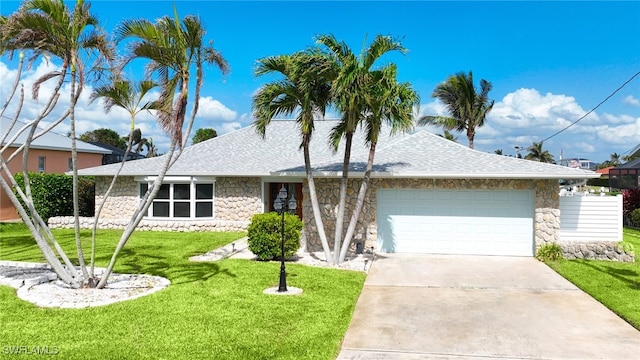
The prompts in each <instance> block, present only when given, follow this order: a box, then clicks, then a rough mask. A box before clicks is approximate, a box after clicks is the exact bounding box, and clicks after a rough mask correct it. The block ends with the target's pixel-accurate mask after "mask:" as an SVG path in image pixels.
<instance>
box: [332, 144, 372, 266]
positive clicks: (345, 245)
mask: <svg viewBox="0 0 640 360" xmlns="http://www.w3.org/2000/svg"><path fill="white" fill-rule="evenodd" d="M376 145H377V142H375V141H372V142H371V146H370V147H369V158H368V159H367V168H366V170H365V172H364V178H363V179H362V184H360V190H359V192H358V198H357V199H356V207H355V209H353V214H352V215H351V220H349V227H348V228H347V233H346V234H345V235H344V240H343V241H342V249H341V250H340V262H343V261H344V258H345V256H347V250H349V245H350V244H351V239H352V238H353V233H354V232H355V230H356V225H357V224H358V219H359V218H360V214H361V213H362V208H363V207H364V199H365V197H366V195H367V190H368V189H369V180H370V178H371V169H372V168H373V157H374V156H375V154H376Z"/></svg>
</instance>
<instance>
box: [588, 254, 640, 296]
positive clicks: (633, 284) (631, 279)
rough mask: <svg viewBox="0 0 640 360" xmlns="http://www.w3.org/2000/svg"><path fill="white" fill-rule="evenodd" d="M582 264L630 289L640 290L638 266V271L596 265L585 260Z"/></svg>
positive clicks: (638, 268) (639, 269)
mask: <svg viewBox="0 0 640 360" xmlns="http://www.w3.org/2000/svg"><path fill="white" fill-rule="evenodd" d="M581 263H582V264H584V265H586V266H588V267H590V268H592V269H594V270H596V271H600V272H604V273H605V274H607V275H609V276H611V277H613V278H616V279H618V280H620V281H622V282H624V283H625V284H627V286H628V287H629V288H630V289H633V290H640V267H638V266H636V270H632V269H617V268H614V267H611V266H610V265H606V264H594V263H593V262H592V261H589V260H584V261H581Z"/></svg>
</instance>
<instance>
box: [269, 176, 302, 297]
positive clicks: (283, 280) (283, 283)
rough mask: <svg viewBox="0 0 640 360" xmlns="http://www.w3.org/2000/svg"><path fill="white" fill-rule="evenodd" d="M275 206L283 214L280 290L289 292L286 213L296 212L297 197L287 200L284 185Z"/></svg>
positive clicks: (292, 195)
mask: <svg viewBox="0 0 640 360" xmlns="http://www.w3.org/2000/svg"><path fill="white" fill-rule="evenodd" d="M273 208H274V209H275V210H276V212H278V214H281V215H282V231H281V234H282V254H281V255H282V257H281V259H280V285H279V286H278V292H287V272H286V269H285V267H284V213H286V212H292V213H293V212H294V211H295V210H296V208H297V204H296V197H295V195H294V194H291V198H290V199H289V201H287V189H286V188H285V187H284V184H283V185H282V188H280V191H279V192H278V196H277V197H276V200H275V201H274V202H273Z"/></svg>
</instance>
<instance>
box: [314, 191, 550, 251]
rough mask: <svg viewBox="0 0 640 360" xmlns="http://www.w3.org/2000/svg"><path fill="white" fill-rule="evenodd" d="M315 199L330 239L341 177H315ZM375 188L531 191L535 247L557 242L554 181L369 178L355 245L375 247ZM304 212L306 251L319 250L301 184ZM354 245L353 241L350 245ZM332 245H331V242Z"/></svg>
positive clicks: (351, 198)
mask: <svg viewBox="0 0 640 360" xmlns="http://www.w3.org/2000/svg"><path fill="white" fill-rule="evenodd" d="M315 182H316V188H317V193H318V202H319V203H320V210H321V212H322V217H323V221H324V225H325V231H326V233H327V238H329V239H332V238H333V237H334V236H333V234H334V232H335V226H334V223H335V214H336V212H337V203H338V196H339V192H340V179H316V180H315ZM361 182H362V181H361V180H359V179H353V180H350V181H349V187H348V191H347V209H346V214H347V217H345V222H344V231H346V227H347V226H348V223H349V218H348V217H349V216H350V215H351V212H352V210H353V208H354V206H355V202H356V197H357V194H358V191H359V189H360V184H361ZM377 189H423V190H424V189H444V190H454V189H482V190H505V189H506V190H534V193H535V217H534V232H535V236H534V239H535V247H536V250H537V249H538V248H539V247H540V246H542V245H544V244H545V243H552V242H558V237H559V231H560V210H558V207H559V197H558V182H557V180H517V179H516V180H509V179H505V180H501V179H490V180H488V179H371V181H370V184H369V190H368V193H367V197H366V199H365V204H364V208H363V210H362V215H361V216H360V220H359V221H358V224H357V226H356V232H355V236H354V240H353V242H354V244H355V243H356V242H364V246H365V247H366V248H370V247H374V248H375V247H376V242H377V224H376V207H377ZM303 191H304V193H303V194H304V199H303V204H302V206H303V214H304V219H303V220H304V224H305V229H304V238H305V239H306V246H307V249H308V250H309V251H319V250H322V245H321V243H320V239H319V238H318V236H317V227H316V224H315V221H314V220H313V213H312V210H311V201H310V199H309V189H308V187H307V186H305V187H304V190H303ZM353 246H354V245H353V244H352V247H353ZM331 247H332V248H333V244H332V242H331Z"/></svg>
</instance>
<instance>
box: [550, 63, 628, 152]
mask: <svg viewBox="0 0 640 360" xmlns="http://www.w3.org/2000/svg"><path fill="white" fill-rule="evenodd" d="M638 75H640V71H638V72H637V73H635V74H634V75H633V76H632V77H630V78H629V80H627V81H625V82H624V83H623V84H622V85H620V86H619V87H618V88H617V89H615V90H614V91H613V92H612V93H611V94H610V95H609V96H607V97H606V98H605V99H604V100H602V101H601V102H600V103H599V104H598V105H596V106H595V107H594V108H593V109H591V110H589V111H587V113H586V114H584V115H582V116H581V117H580V118H579V119H578V120H576V121H574V122H572V123H571V124H569V125H568V126H566V127H565V128H564V129H562V130H560V131H558V132H556V133H555V134H553V135H551V136H549V137H548V138H546V139H544V140H542V142H545V141H547V140H549V139H551V138H552V137H554V136H556V135H558V134H560V133H561V132H563V131H565V130H567V129H568V128H570V127H572V126H573V125H575V124H577V123H578V122H579V121H580V120H582V119H584V118H585V117H587V116H588V115H589V114H591V113H592V112H594V111H595V110H596V109H597V108H599V107H600V105H602V104H604V103H605V102H607V100H609V99H610V98H612V97H613V95H615V94H616V93H617V92H618V91H620V90H622V88H623V87H625V86H626V85H627V84H628V83H630V82H631V81H632V80H633V79H634V78H635V77H636V76H638Z"/></svg>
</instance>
